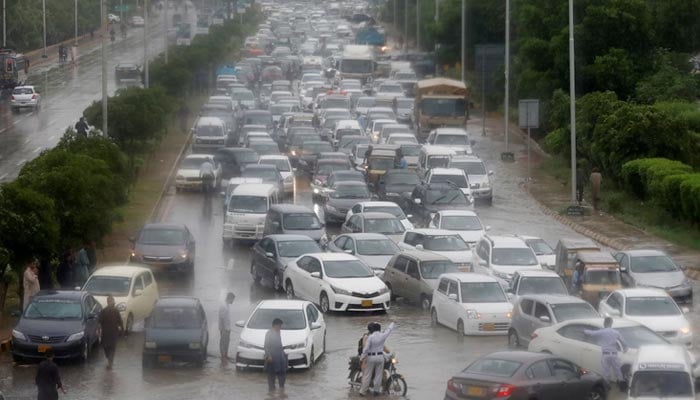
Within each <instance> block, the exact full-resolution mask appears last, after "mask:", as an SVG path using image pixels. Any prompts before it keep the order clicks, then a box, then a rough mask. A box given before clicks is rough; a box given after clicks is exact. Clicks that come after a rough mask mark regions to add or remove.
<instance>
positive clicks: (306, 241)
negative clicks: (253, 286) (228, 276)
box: [250, 234, 321, 291]
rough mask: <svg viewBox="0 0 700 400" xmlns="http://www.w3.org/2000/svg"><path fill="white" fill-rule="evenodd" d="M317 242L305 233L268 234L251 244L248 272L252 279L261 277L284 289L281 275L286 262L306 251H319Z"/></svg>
mask: <svg viewBox="0 0 700 400" xmlns="http://www.w3.org/2000/svg"><path fill="white" fill-rule="evenodd" d="M319 252H321V247H319V245H318V243H317V242H316V241H315V240H313V239H311V238H310V237H308V236H305V235H292V234H282V235H268V236H266V237H264V238H263V239H262V240H260V241H259V242H257V243H256V244H255V246H253V256H252V260H251V262H250V274H251V275H252V276H253V281H255V282H257V283H260V282H261V281H262V280H263V279H264V280H265V281H267V282H271V285H272V288H273V289H275V290H277V291H279V290H282V289H284V287H283V285H282V277H283V276H284V270H285V269H286V268H287V264H289V263H290V262H292V261H294V259H296V258H297V257H300V256H302V255H304V254H307V253H319Z"/></svg>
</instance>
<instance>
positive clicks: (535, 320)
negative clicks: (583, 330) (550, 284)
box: [508, 295, 600, 348]
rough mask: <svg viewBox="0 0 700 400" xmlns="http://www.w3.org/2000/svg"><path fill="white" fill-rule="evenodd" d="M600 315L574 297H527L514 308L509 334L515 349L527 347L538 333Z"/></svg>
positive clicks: (584, 302)
mask: <svg viewBox="0 0 700 400" xmlns="http://www.w3.org/2000/svg"><path fill="white" fill-rule="evenodd" d="M599 316H600V315H598V312H597V311H596V310H595V308H593V306H592V305H590V304H589V303H588V302H586V301H585V300H582V299H580V298H578V297H574V296H560V295H525V296H521V297H520V298H519V299H518V301H517V302H516V303H515V305H514V306H513V315H512V317H511V321H510V329H509V330H508V344H509V346H510V347H511V348H517V347H519V346H524V347H527V345H528V343H530V339H531V338H532V333H533V332H535V331H536V330H537V329H540V328H544V327H547V326H550V325H554V324H558V323H560V322H563V321H568V320H571V319H581V318H598V317H599Z"/></svg>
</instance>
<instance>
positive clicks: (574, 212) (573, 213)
mask: <svg viewBox="0 0 700 400" xmlns="http://www.w3.org/2000/svg"><path fill="white" fill-rule="evenodd" d="M585 214H586V211H585V210H584V209H583V207H581V206H568V207H566V215H567V216H568V217H583V216H584V215H585Z"/></svg>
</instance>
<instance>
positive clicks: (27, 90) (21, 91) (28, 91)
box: [12, 88, 34, 94]
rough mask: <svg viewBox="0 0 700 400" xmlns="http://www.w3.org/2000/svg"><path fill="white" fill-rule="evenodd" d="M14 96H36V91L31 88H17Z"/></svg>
mask: <svg viewBox="0 0 700 400" xmlns="http://www.w3.org/2000/svg"><path fill="white" fill-rule="evenodd" d="M12 94H34V90H32V89H30V88H16V89H15V90H13V91H12Z"/></svg>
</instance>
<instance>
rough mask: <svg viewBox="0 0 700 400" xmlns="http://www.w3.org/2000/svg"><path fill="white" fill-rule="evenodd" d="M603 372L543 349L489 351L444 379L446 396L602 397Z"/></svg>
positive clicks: (544, 399)
mask: <svg viewBox="0 0 700 400" xmlns="http://www.w3.org/2000/svg"><path fill="white" fill-rule="evenodd" d="M607 393H608V387H607V384H606V383H605V380H604V379H603V377H602V376H600V375H598V374H596V373H595V372H592V371H586V370H585V369H583V368H581V367H579V366H578V365H576V364H574V363H572V362H570V361H567V360H564V359H562V358H559V357H556V356H553V355H551V354H545V353H530V352H526V351H508V352H498V353H492V354H489V355H486V356H483V357H481V358H479V359H478V360H476V361H474V362H473V363H471V364H469V366H468V367H467V368H465V369H464V370H463V371H462V372H460V373H458V374H457V375H455V376H453V377H452V379H450V380H449V381H447V390H446V391H445V400H456V399H484V400H490V399H508V400H531V399H537V400H561V399H567V400H589V399H590V400H592V399H596V400H602V399H605V398H606V397H607Z"/></svg>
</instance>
